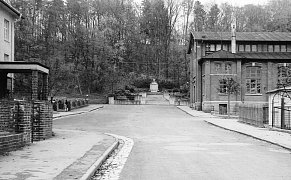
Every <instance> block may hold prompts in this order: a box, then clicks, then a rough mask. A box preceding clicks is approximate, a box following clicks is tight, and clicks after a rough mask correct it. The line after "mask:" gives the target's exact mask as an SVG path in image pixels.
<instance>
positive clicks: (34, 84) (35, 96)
mask: <svg viewBox="0 0 291 180" xmlns="http://www.w3.org/2000/svg"><path fill="white" fill-rule="evenodd" d="M37 90H38V72H37V71H32V72H31V99H32V100H37V99H38V92H37Z"/></svg>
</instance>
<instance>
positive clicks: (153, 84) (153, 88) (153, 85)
mask: <svg viewBox="0 0 291 180" xmlns="http://www.w3.org/2000/svg"><path fill="white" fill-rule="evenodd" d="M150 91H151V92H158V91H159V85H158V83H157V82H156V80H155V79H153V82H151V84H150Z"/></svg>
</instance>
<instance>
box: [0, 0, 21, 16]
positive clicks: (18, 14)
mask: <svg viewBox="0 0 291 180" xmlns="http://www.w3.org/2000/svg"><path fill="white" fill-rule="evenodd" d="M0 2H1V3H2V4H4V5H5V6H6V7H8V8H9V9H10V10H11V11H12V12H13V13H14V14H15V15H17V16H18V17H21V13H20V12H19V11H18V10H16V9H15V8H14V7H12V6H11V5H10V4H8V3H7V2H5V1H3V0H0Z"/></svg>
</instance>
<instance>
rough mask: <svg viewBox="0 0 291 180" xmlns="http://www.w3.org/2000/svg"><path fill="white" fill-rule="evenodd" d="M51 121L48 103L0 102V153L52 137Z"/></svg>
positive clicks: (50, 109)
mask: <svg viewBox="0 0 291 180" xmlns="http://www.w3.org/2000/svg"><path fill="white" fill-rule="evenodd" d="M52 119H53V110H52V105H51V103H50V102H48V101H37V102H27V101H0V152H4V151H9V150H14V149H15V148H17V147H21V146H23V145H26V144H29V143H31V142H33V141H39V140H44V139H47V138H50V137H52ZM32 120H33V121H32ZM5 133H6V134H5Z"/></svg>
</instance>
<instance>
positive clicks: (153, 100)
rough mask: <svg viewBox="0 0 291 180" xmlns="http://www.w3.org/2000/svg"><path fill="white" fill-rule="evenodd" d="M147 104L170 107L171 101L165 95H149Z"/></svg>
mask: <svg viewBox="0 0 291 180" xmlns="http://www.w3.org/2000/svg"><path fill="white" fill-rule="evenodd" d="M146 104H150V105H169V101H168V100H166V99H165V98H164V96H163V93H147V97H146Z"/></svg>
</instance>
